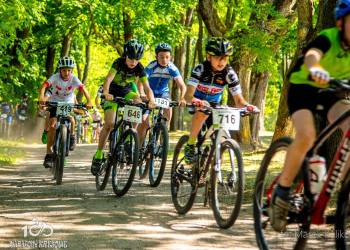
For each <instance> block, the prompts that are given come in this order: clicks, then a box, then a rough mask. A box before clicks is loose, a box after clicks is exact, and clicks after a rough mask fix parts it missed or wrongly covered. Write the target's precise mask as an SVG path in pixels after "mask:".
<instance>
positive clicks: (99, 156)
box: [95, 149, 103, 160]
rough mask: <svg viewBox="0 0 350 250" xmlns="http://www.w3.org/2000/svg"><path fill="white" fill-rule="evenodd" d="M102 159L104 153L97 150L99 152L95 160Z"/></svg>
mask: <svg viewBox="0 0 350 250" xmlns="http://www.w3.org/2000/svg"><path fill="white" fill-rule="evenodd" d="M102 158H103V151H102V149H97V151H96V153H95V159H97V160H101V159H102Z"/></svg>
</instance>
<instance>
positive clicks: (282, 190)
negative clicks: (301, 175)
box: [273, 184, 290, 202]
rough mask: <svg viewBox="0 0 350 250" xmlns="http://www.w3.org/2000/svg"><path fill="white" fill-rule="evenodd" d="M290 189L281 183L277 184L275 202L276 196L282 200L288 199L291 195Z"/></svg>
mask: <svg viewBox="0 0 350 250" xmlns="http://www.w3.org/2000/svg"><path fill="white" fill-rule="evenodd" d="M289 191H290V187H284V186H281V185H280V184H277V187H276V189H275V194H274V197H273V202H274V201H275V198H276V196H278V197H280V198H281V199H282V200H285V201H286V200H288V197H289Z"/></svg>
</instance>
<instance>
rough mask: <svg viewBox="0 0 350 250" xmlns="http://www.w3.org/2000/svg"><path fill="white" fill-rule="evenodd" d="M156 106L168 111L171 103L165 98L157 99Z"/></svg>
mask: <svg viewBox="0 0 350 250" xmlns="http://www.w3.org/2000/svg"><path fill="white" fill-rule="evenodd" d="M155 101H156V104H157V106H158V107H160V108H165V109H168V108H169V107H170V101H169V100H168V99H163V98H155Z"/></svg>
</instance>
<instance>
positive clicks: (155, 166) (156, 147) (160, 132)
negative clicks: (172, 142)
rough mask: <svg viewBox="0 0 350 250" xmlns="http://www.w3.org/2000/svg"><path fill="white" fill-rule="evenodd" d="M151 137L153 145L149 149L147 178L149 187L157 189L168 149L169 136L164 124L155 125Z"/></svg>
mask: <svg viewBox="0 0 350 250" xmlns="http://www.w3.org/2000/svg"><path fill="white" fill-rule="evenodd" d="M153 136H154V137H153V138H154V144H153V146H152V147H151V148H152V152H151V159H150V162H149V175H148V177H149V183H150V185H151V187H157V186H158V185H159V183H160V182H161V180H162V178H163V175H164V171H165V166H166V161H167V157H168V148H169V134H168V129H167V127H166V126H165V124H164V123H162V122H160V123H157V124H156V127H155V129H154V131H153Z"/></svg>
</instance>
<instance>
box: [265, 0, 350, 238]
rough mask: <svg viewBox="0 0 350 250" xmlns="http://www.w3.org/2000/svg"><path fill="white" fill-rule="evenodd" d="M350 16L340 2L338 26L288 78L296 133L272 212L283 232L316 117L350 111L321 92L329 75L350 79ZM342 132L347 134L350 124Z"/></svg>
mask: <svg viewBox="0 0 350 250" xmlns="http://www.w3.org/2000/svg"><path fill="white" fill-rule="evenodd" d="M349 13H350V0H340V1H338V2H337V5H336V9H335V16H336V26H337V27H334V28H330V29H326V30H323V31H321V32H320V34H319V35H318V36H317V37H316V38H315V40H314V41H312V42H311V43H310V44H309V45H308V47H307V49H306V50H305V51H306V52H305V54H304V56H303V57H302V58H300V59H299V62H298V63H297V64H296V66H295V67H294V69H293V70H292V73H291V74H290V76H289V82H290V87H289V91H288V101H287V103H288V109H289V114H290V115H291V118H292V122H293V125H294V128H295V132H296V134H295V139H294V141H293V143H292V144H291V145H290V146H289V148H288V151H287V155H286V159H285V163H284V168H283V171H282V174H281V176H280V178H279V181H278V185H277V187H276V189H275V190H274V194H273V197H272V204H271V206H270V209H269V215H270V219H271V225H272V227H273V228H274V230H276V231H279V232H281V231H284V230H285V228H286V225H287V215H288V208H289V203H288V197H289V191H290V187H291V185H292V182H293V180H294V178H295V177H296V175H297V173H298V172H299V170H300V168H301V165H302V162H303V160H304V158H305V156H306V153H307V151H308V150H309V149H310V148H311V147H312V145H313V143H314V142H315V139H316V129H315V123H314V116H313V114H314V113H316V112H318V113H319V114H320V115H322V116H323V117H325V118H327V119H328V120H329V121H330V122H332V121H334V120H335V119H336V118H337V117H339V116H340V115H341V114H342V113H344V112H345V111H347V110H349V108H350V105H349V103H347V102H346V101H344V100H342V98H341V97H337V96H335V95H334V94H332V93H318V91H319V89H320V88H327V86H328V85H327V82H328V81H329V79H330V76H332V77H334V78H337V79H349V78H350V57H349V55H350V50H349V49H350V15H349ZM342 129H343V130H344V131H346V130H347V129H348V124H345V125H344V126H343V127H342Z"/></svg>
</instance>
